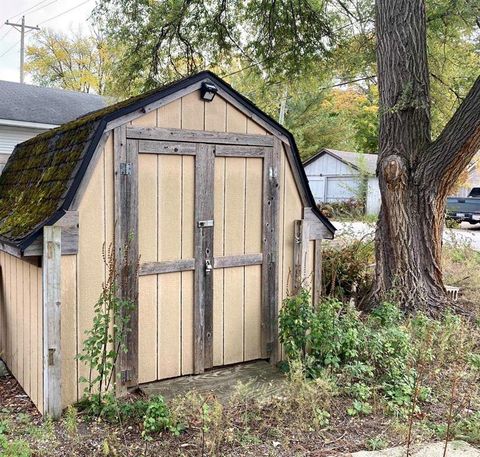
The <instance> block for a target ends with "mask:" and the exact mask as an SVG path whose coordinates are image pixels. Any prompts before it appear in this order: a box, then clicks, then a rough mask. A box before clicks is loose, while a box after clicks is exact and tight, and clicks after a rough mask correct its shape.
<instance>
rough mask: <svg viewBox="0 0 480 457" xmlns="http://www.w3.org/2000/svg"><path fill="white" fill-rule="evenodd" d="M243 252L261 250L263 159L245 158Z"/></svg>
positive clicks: (248, 252) (252, 252)
mask: <svg viewBox="0 0 480 457" xmlns="http://www.w3.org/2000/svg"><path fill="white" fill-rule="evenodd" d="M246 161H247V168H246V189H245V253H246V254H254V253H257V252H261V251H262V207H263V198H262V194H263V159H246Z"/></svg>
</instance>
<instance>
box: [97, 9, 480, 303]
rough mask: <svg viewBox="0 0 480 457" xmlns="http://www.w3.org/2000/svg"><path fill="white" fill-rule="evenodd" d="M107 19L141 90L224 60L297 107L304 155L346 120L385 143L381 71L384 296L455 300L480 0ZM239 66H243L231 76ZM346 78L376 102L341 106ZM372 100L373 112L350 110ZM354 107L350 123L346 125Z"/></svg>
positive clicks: (127, 75) (264, 98)
mask: <svg viewBox="0 0 480 457" xmlns="http://www.w3.org/2000/svg"><path fill="white" fill-rule="evenodd" d="M425 6H426V7H427V8H425ZM374 11H376V23H375V24H374V22H373V19H374ZM97 17H102V18H103V17H105V18H106V25H107V27H106V29H105V30H108V33H109V35H110V36H111V37H112V39H114V40H118V41H121V42H123V43H126V46H127V48H128V52H127V53H126V55H125V59H124V60H123V62H122V68H123V71H124V79H125V80H126V81H133V84H132V85H131V86H130V87H133V88H134V90H135V91H137V90H139V89H140V88H142V89H144V88H149V87H152V86H154V85H157V84H158V83H160V82H163V81H165V80H169V79H172V78H173V77H174V76H178V75H179V74H181V75H184V74H188V73H190V72H192V71H194V70H196V69H197V68H204V67H210V68H213V69H215V70H216V71H217V72H218V73H220V74H224V75H225V74H227V75H228V76H229V77H230V78H231V80H234V81H235V83H236V87H241V86H242V80H243V84H245V83H247V84H250V85H251V87H253V88H257V90H256V91H254V92H258V94H259V97H258V99H257V98H255V97H253V98H254V100H255V101H256V102H257V104H259V106H260V107H262V108H266V110H267V111H269V112H270V113H272V112H274V111H275V109H273V108H274V107H272V106H271V104H272V103H271V100H272V97H271V94H272V93H275V94H276V97H275V98H273V100H275V101H276V103H277V107H278V111H279V107H280V105H282V104H283V105H285V101H286V105H287V115H286V117H285V123H286V125H287V126H289V127H291V128H292V130H293V131H294V133H297V135H299V138H300V144H301V146H302V147H303V148H305V149H306V150H307V153H306V154H305V155H308V154H309V153H310V152H311V150H313V149H315V148H316V147H318V146H319V145H320V144H321V142H322V138H330V139H329V141H332V142H336V141H337V140H335V139H334V136H331V137H329V136H328V131H329V128H328V127H329V125H330V126H331V125H335V124H336V125H337V128H340V127H341V128H342V129H343V128H346V129H347V130H348V129H350V133H349V135H350V137H349V138H350V139H351V140H350V141H352V142H354V143H355V138H356V136H357V138H358V139H357V142H356V144H357V146H360V147H361V148H362V149H367V150H368V148H370V145H372V149H373V146H374V142H371V141H370V140H369V139H368V138H370V137H371V132H372V131H375V129H376V125H374V124H375V123H374V122H372V119H373V118H374V113H375V111H376V99H375V90H374V89H373V87H372V86H375V85H376V82H377V78H378V89H379V100H380V109H379V114H380V115H379V118H380V130H379V133H380V134H379V151H380V157H379V168H378V173H379V180H380V186H381V192H382V202H383V204H382V211H381V214H380V219H379V223H378V228H377V275H376V277H377V281H376V290H375V292H376V297H377V298H378V299H383V298H385V297H386V296H387V297H388V296H390V294H391V293H392V292H393V291H396V293H397V298H398V300H399V301H400V302H401V303H403V305H404V307H405V309H407V310H411V309H414V308H419V307H423V308H424V309H427V310H428V311H431V312H435V311H436V310H438V309H439V308H440V307H441V306H442V305H443V304H444V303H445V301H446V293H445V289H444V287H443V284H442V275H441V259H440V255H441V234H442V229H443V223H444V209H445V197H446V195H447V194H448V192H449V190H450V188H451V186H452V185H453V184H454V183H455V182H456V181H457V178H458V177H459V176H460V174H461V173H462V170H463V169H464V168H465V166H466V165H467V164H468V162H469V161H470V160H471V158H472V156H473V154H474V153H475V150H476V149H478V147H479V146H480V133H479V132H480V131H479V128H478V127H479V118H480V115H479V110H480V98H479V97H480V96H479V93H478V92H479V90H480V83H479V81H478V80H477V81H476V82H475V80H476V78H477V76H478V68H479V67H480V52H479V38H478V37H479V33H478V32H479V31H478V26H479V24H480V20H479V19H478V18H479V17H480V4H479V3H478V2H477V1H475V0H402V1H398V0H377V2H376V8H374V3H373V0H291V1H289V2H272V1H269V0H247V1H245V2H226V1H219V0H207V1H201V0H193V1H188V2H187V1H185V0H163V1H157V2H149V1H147V0H100V2H99V6H98V8H97ZM427 24H428V27H427ZM427 40H428V46H427ZM375 50H376V51H377V52H376V54H375ZM428 61H430V71H429V66H428ZM238 63H240V67H241V68H243V69H244V71H235V73H234V75H232V74H231V73H232V72H231V68H232V66H236V65H238ZM252 75H258V78H257V82H255V81H254V79H253V78H252ZM249 78H250V80H249ZM345 81H350V85H349V86H348V87H349V90H350V92H349V93H348V96H347V97H346V98H347V99H348V102H349V103H350V104H353V105H355V103H353V100H354V98H355V97H357V94H362V93H363V94H364V95H365V96H366V97H367V101H368V103H367V104H366V105H365V106H362V103H359V104H357V105H356V106H355V109H353V108H348V104H347V107H346V106H345V105H346V104H345V103H342V95H345V92H344V93H342V92H339V91H338V90H335V89H333V87H334V86H337V85H338V83H344V82H345ZM302 83H305V85H304V86H302ZM325 83H326V84H325ZM472 85H473V89H472V90H471V91H470V93H469V94H468V95H467V92H468V89H469V88H470V87H471V86H472ZM342 87H344V86H342ZM296 88H298V90H296ZM327 88H329V89H327ZM247 93H248V92H247ZM262 94H263V95H262ZM285 94H286V96H285ZM357 98H358V97H357ZM259 100H260V102H259ZM363 107H364V108H365V111H366V112H365V113H364V114H366V115H364V116H362V115H358V113H357V115H352V112H358V110H359V108H363ZM342 110H343V111H345V112H346V113H348V116H346V117H348V118H349V119H351V120H352V119H353V120H352V124H351V127H346V126H345V125H344V124H342V123H341V122H339V120H341V118H339V116H340V113H341V112H342ZM329 112H332V113H335V114H334V115H332V116H329ZM360 113H362V109H360ZM454 113H455V114H454ZM452 115H453V117H452ZM356 116H357V117H356ZM335 117H336V119H335ZM355 119H356V120H355ZM448 119H450V120H449V121H448V123H447V120H448ZM445 123H447V125H446V127H445V129H443V127H444V125H445ZM309 124H310V125H309ZM315 126H316V127H317V132H318V135H315V133H314V132H315ZM319 127H322V128H319ZM330 130H332V129H330ZM365 132H367V133H368V135H365ZM432 132H433V135H434V136H436V135H438V136H437V138H436V139H435V140H434V141H432ZM365 141H366V144H363V143H364V142H365ZM337 144H339V143H337ZM312 145H314V146H312ZM310 147H311V148H312V149H308V148H310Z"/></svg>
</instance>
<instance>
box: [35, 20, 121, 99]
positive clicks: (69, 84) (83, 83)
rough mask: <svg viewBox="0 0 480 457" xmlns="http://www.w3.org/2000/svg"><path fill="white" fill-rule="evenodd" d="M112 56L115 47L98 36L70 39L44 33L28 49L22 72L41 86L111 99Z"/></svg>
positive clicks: (50, 31)
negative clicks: (108, 96)
mask: <svg viewBox="0 0 480 457" xmlns="http://www.w3.org/2000/svg"><path fill="white" fill-rule="evenodd" d="M114 55H115V45H114V44H113V43H109V42H108V40H107V39H106V38H105V37H103V36H102V35H101V34H100V33H98V32H97V33H95V32H92V33H91V34H89V35H82V34H81V33H74V34H73V35H72V36H69V35H67V34H65V33H61V32H55V31H53V30H49V29H46V30H43V31H41V32H39V33H38V34H37V39H36V41H35V43H34V44H31V45H29V46H28V47H27V50H26V56H27V63H26V65H25V69H26V71H27V72H29V73H30V74H31V75H32V78H33V81H34V82H35V83H37V84H39V85H41V86H50V87H52V86H53V87H60V88H62V89H69V90H75V91H79V92H94V93H97V94H100V95H113V94H114V87H113V60H114Z"/></svg>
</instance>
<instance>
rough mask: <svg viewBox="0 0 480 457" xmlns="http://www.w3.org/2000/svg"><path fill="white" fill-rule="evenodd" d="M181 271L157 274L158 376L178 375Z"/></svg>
mask: <svg viewBox="0 0 480 457" xmlns="http://www.w3.org/2000/svg"><path fill="white" fill-rule="evenodd" d="M180 279H181V273H168V274H161V275H158V308H159V314H158V315H159V317H158V320H159V322H158V336H159V337H158V378H159V379H162V378H171V377H174V376H179V375H180V373H181V370H180V348H181V345H180V339H181V336H180V315H181V296H180V289H181V284H180Z"/></svg>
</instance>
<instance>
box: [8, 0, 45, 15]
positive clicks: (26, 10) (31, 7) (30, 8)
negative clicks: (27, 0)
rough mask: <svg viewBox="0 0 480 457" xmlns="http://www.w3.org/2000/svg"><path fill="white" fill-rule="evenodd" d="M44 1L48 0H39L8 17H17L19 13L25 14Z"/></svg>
mask: <svg viewBox="0 0 480 457" xmlns="http://www.w3.org/2000/svg"><path fill="white" fill-rule="evenodd" d="M45 2H48V0H41V1H39V2H37V3H35V5H32V6H30V7H29V8H27V9H25V10H23V11H20V12H19V13H16V14H13V15H12V16H10V19H13V18H16V17H18V16H20V15H22V14H25V13H27V12H29V11H31V10H33V9H34V8H36V7H37V6H40V5H41V4H42V3H45Z"/></svg>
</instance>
